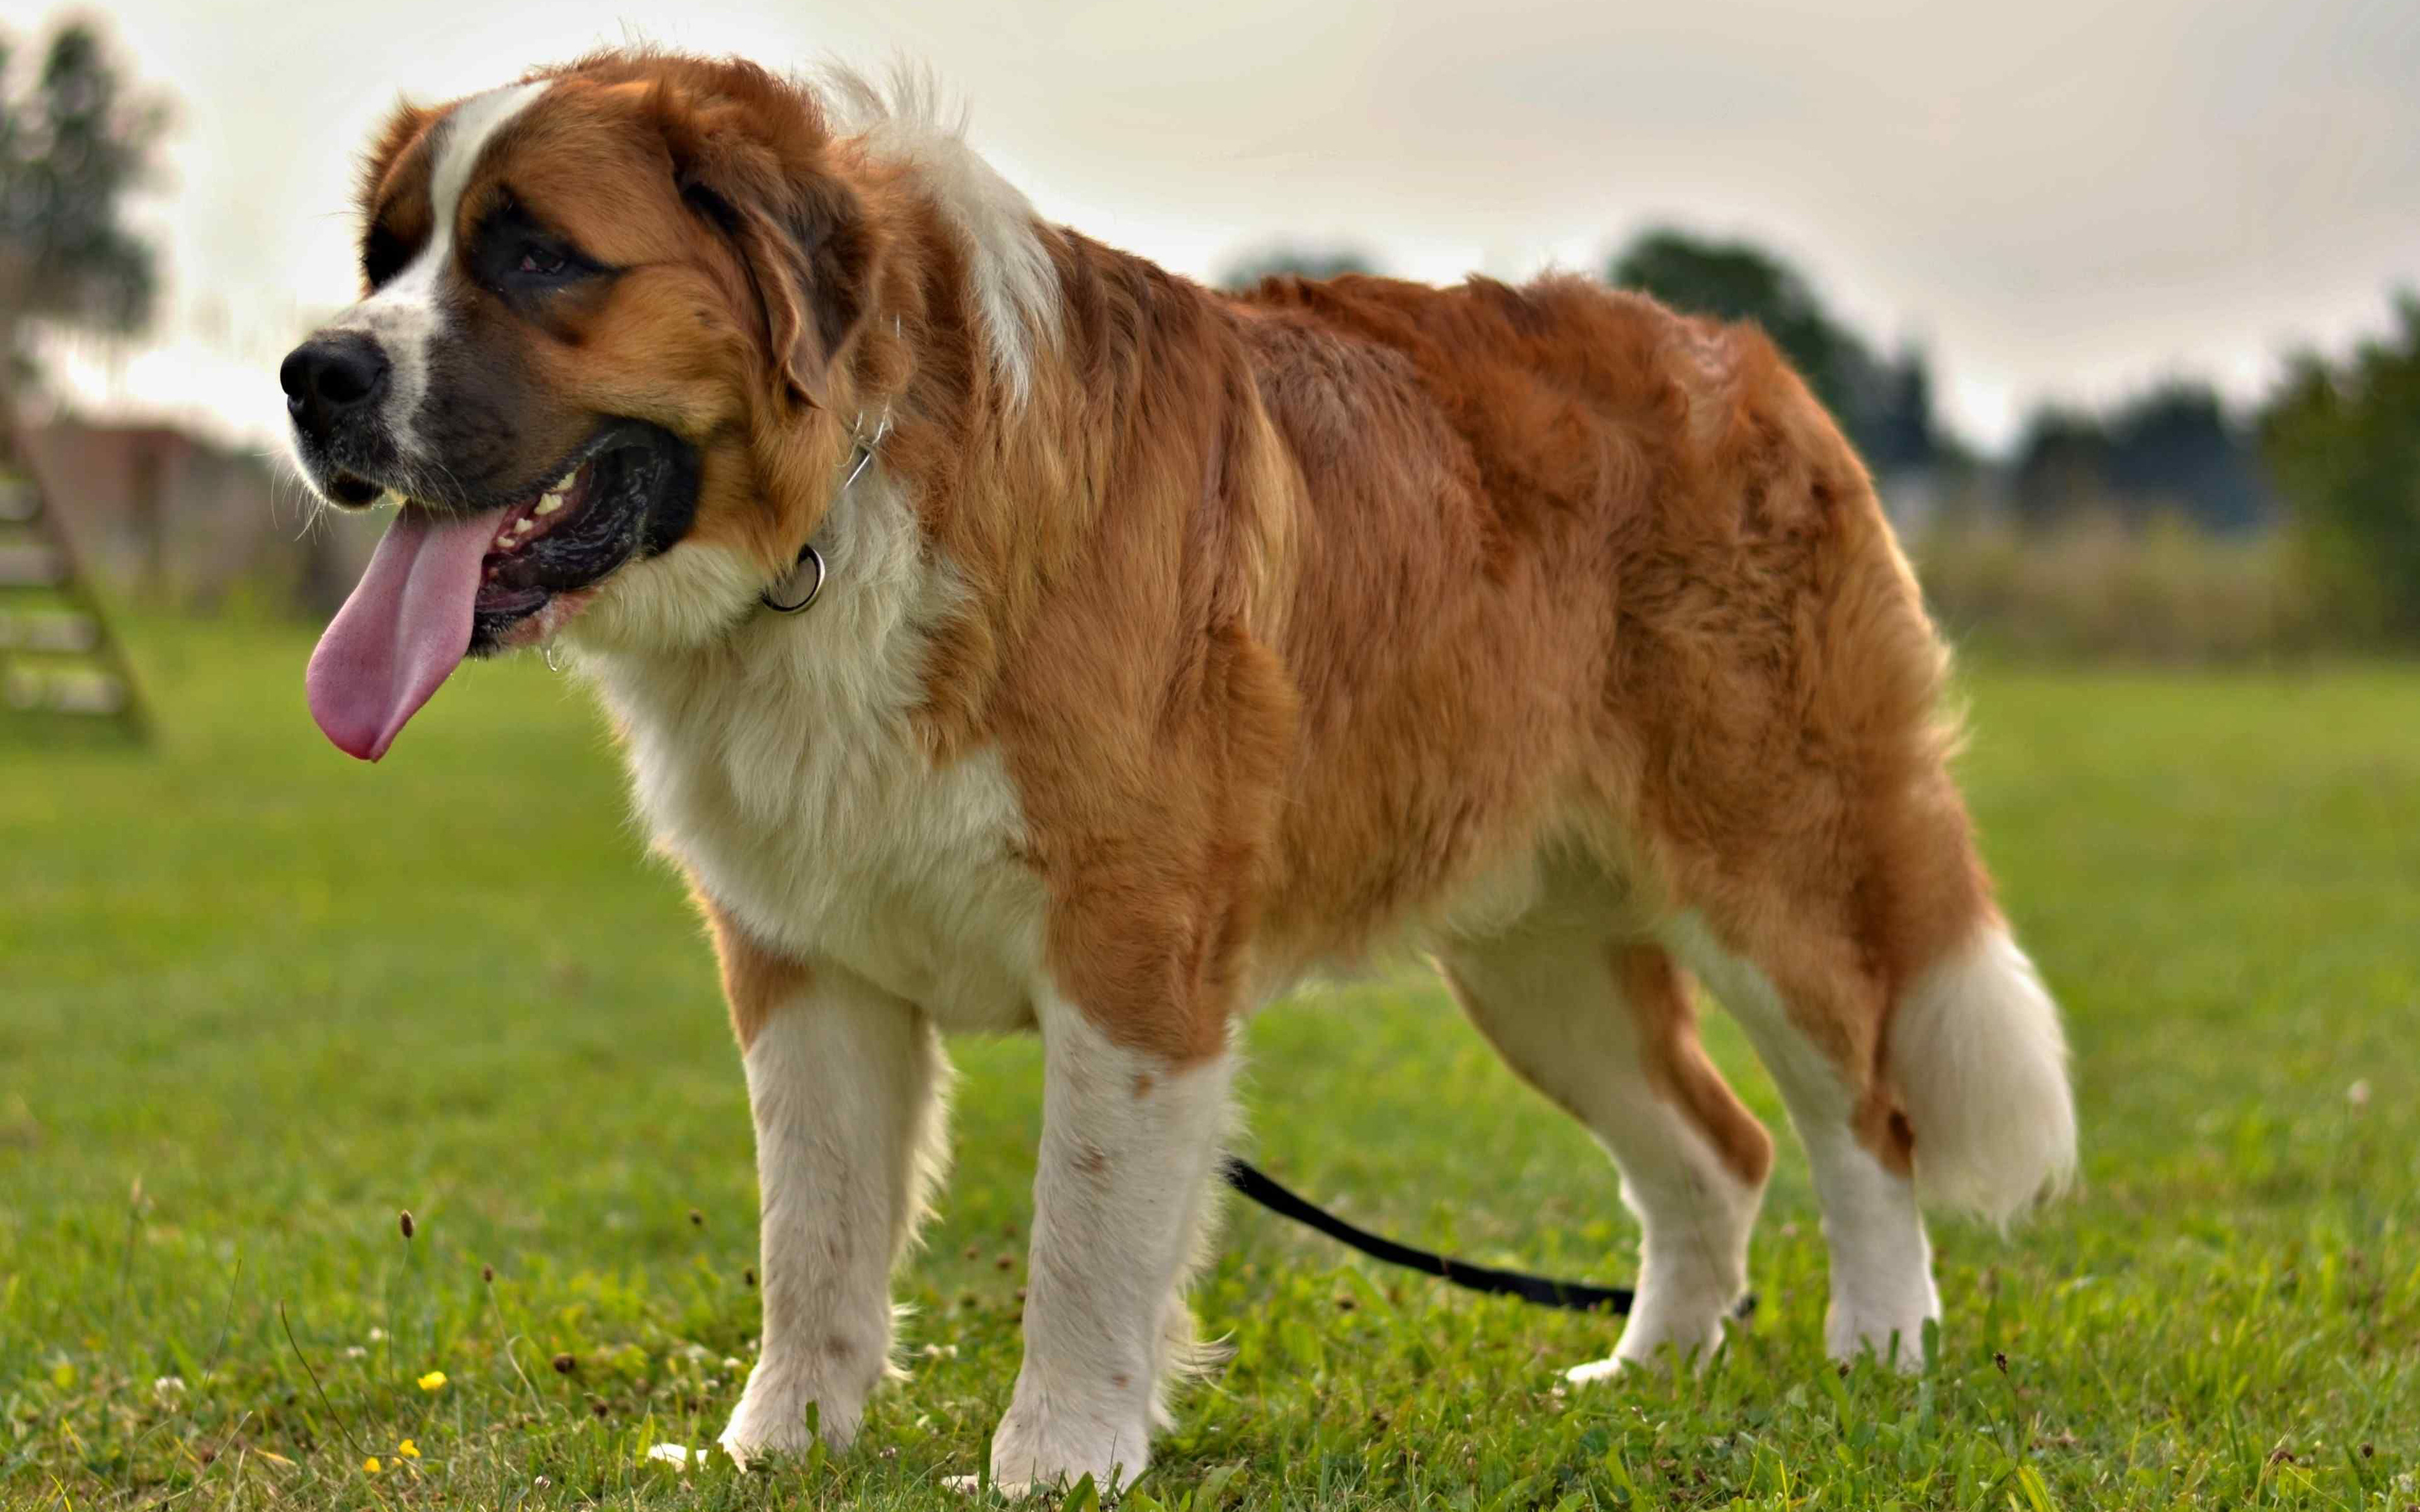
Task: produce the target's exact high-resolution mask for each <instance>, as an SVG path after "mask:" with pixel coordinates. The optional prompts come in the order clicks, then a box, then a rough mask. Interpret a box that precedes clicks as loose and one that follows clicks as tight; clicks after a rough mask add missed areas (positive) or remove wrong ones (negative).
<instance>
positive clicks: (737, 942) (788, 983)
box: [694, 892, 814, 1055]
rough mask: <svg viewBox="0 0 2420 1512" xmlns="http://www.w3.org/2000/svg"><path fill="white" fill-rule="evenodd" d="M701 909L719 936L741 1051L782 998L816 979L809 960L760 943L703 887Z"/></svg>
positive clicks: (717, 950) (718, 955)
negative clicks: (802, 959) (808, 962)
mask: <svg viewBox="0 0 2420 1512" xmlns="http://www.w3.org/2000/svg"><path fill="white" fill-rule="evenodd" d="M694 896H695V898H696V901H697V906H698V912H700V913H702V914H704V915H705V916H706V927H707V929H708V930H709V931H710V932H711V933H712V934H713V936H714V958H715V960H716V961H717V962H718V963H719V964H721V967H722V997H723V1001H724V1002H725V1003H727V1004H729V1005H730V1008H731V1032H732V1034H733V1035H735V1036H736V1037H737V1039H738V1041H739V1051H740V1054H742V1055H745V1054H747V1053H748V1049H749V1047H750V1046H752V1045H753V1044H754V1043H755V1042H756V1036H757V1033H758V1032H759V1031H760V1030H762V1029H763V1028H764V1027H765V1024H766V1021H767V1020H768V1019H770V1018H771V1017H772V1016H773V1013H774V1011H775V1010H777V1009H779V1008H780V1007H781V1006H782V1005H783V1003H786V1002H790V1001H793V1000H795V999H796V998H798V997H799V995H801V994H803V993H805V992H806V990H807V988H808V986H809V985H810V984H811V983H812V982H813V980H814V973H813V972H812V971H810V970H809V969H808V967H807V964H806V963H804V962H802V961H798V960H794V959H792V958H791V957H789V956H786V955H783V954H782V953H781V952H779V951H777V950H773V949H768V948H767V947H765V946H763V945H761V944H759V943H758V942H757V941H756V939H755V937H754V936H753V935H752V934H750V933H748V931H747V929H746V928H745V927H744V926H742V925H741V924H740V922H739V921H738V920H737V919H736V918H732V917H731V915H730V913H729V911H728V910H726V909H724V908H723V907H722V905H721V904H720V903H716V902H715V901H714V900H713V899H711V898H709V897H707V896H706V894H705V893H703V892H700V893H697V894H695V895H694Z"/></svg>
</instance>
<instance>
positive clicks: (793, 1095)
mask: <svg viewBox="0 0 2420 1512" xmlns="http://www.w3.org/2000/svg"><path fill="white" fill-rule="evenodd" d="M716 923H717V931H716V933H717V944H718V945H719V946H720V947H721V952H722V957H723V974H724V980H725V984H726V987H727V989H728V990H729V992H730V996H731V1005H732V1019H733V1024H734V1026H735V1027H737V1030H738V1032H739V1038H740V1042H741V1045H742V1046H743V1048H744V1051H745V1054H746V1059H747V1067H748V1101H749V1104H750V1107H751V1108H752V1111H753V1113H754V1115H755V1122H756V1180H757V1187H758V1196H759V1200H760V1203H761V1206H762V1209H763V1220H762V1222H763V1229H762V1234H761V1238H760V1244H761V1247H762V1252H763V1270H764V1307H765V1339H764V1346H763V1352H762V1353H761V1354H760V1355H759V1357H758V1359H757V1361H756V1368H755V1370H754V1372H753V1373H752V1374H751V1375H750V1376H749V1378H748V1390H747V1393H746V1394H745V1395H744V1396H741V1398H740V1401H739V1406H738V1409H737V1411H735V1412H733V1413H732V1414H731V1425H730V1427H727V1428H725V1429H724V1430H723V1434H722V1444H723V1447H724V1448H726V1449H727V1450H729V1451H730V1453H731V1455H732V1458H735V1459H738V1460H740V1461H741V1462H742V1463H745V1462H746V1460H747V1459H748V1458H749V1457H750V1456H752V1455H754V1454H758V1453H761V1452H763V1451H766V1450H788V1449H802V1448H804V1447H805V1446H806V1444H807V1443H808V1442H809V1439H810V1438H811V1434H810V1431H809V1429H808V1427H807V1410H808V1408H809V1407H810V1406H812V1407H814V1410H815V1417H816V1422H817V1423H818V1425H819V1426H820V1428H821V1432H822V1435H823V1437H824V1440H825V1441H826V1442H827V1443H830V1444H832V1445H833V1446H834V1447H839V1446H842V1445H845V1444H846V1443H848V1442H849V1440H850V1439H851V1438H852V1437H853V1436H855V1434H856V1432H857V1426H858V1423H859V1420H860V1419H861V1418H862V1417H863V1415H864V1412H865V1398H866V1396H867V1394H868V1393H869V1392H871V1391H872V1390H873V1389H874V1386H875V1384H876V1382H877V1381H880V1380H881V1379H882V1375H883V1372H884V1371H885V1369H886V1368H887V1367H888V1366H889V1365H890V1359H891V1269H892V1265H893V1263H894V1262H895V1261H896V1260H897V1258H898V1257H899V1254H900V1252H901V1251H902V1250H903V1249H905V1248H906V1246H907V1242H908V1240H909V1239H910V1238H911V1237H912V1235H913V1233H914V1230H915V1226H916V1224H917V1222H918V1220H919V1219H920V1218H921V1217H922V1216H923V1207H924V1196H925V1193H926V1191H927V1190H928V1189H929V1187H930V1185H931V1183H932V1180H933V1179H934V1177H935V1176H936V1175H937V1174H938V1172H939V1166H940V1164H941V1159H942V1155H941V1150H942V1096H941V1093H942V1088H943V1085H944V1083H945V1082H946V1080H947V1076H948V1068H947V1063H946V1062H945V1061H944V1059H943V1058H942V1055H941V1048H940V1042H939V1038H938V1037H937V1036H936V1034H935V1033H934V1030H933V1027H932V1025H931V1024H930V1023H929V1022H928V1021H927V1020H926V1019H925V1017H924V1015H923V1013H922V1012H921V1011H918V1010H917V1009H916V1008H914V1007H913V1006H911V1005H910V1004H907V1003H906V1002H903V1001H901V1000H900V999H898V998H896V997H892V996H891V995H888V994H885V993H883V992H880V991H878V990H877V989H876V988H874V987H873V986H871V985H869V984H867V983H866V982H864V981H863V980H860V979H858V978H856V977H854V976H852V975H850V974H849V973H847V972H845V971H843V970H841V969H840V968H839V967H837V966H832V965H830V964H821V963H817V964H813V965H812V966H810V965H805V964H796V963H789V962H784V961H781V960H779V959H776V958H771V957H768V956H765V955H764V954H762V953H761V952H759V953H757V954H755V955H754V956H749V955H748V954H746V952H747V951H748V950H749V949H751V948H750V947H748V946H747V945H746V944H745V942H744V941H740V940H738V939H737V936H736V934H735V933H734V931H732V930H731V929H730V928H729V927H728V926H727V925H726V924H725V922H724V921H723V920H721V919H720V918H718V919H717V920H716ZM735 947H736V948H735ZM735 960H737V961H738V962H739V963H740V966H739V968H738V969H735Z"/></svg>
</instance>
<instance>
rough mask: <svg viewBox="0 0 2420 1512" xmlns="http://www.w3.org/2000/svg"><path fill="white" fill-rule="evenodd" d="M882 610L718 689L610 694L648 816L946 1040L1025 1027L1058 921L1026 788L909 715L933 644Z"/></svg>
mask: <svg viewBox="0 0 2420 1512" xmlns="http://www.w3.org/2000/svg"><path fill="white" fill-rule="evenodd" d="M868 607H869V606H866V605H864V604H857V605H852V604H850V603H849V602H848V599H847V597H846V595H840V597H839V599H838V601H837V602H833V603H830V604H829V605H827V604H823V603H819V604H818V605H817V606H816V607H815V609H814V611H813V615H814V619H810V620H803V621H800V622H798V623H795V624H792V623H781V622H775V623H770V624H768V625H764V626H762V627H761V629H760V630H759V631H757V632H755V633H754V635H753V637H752V639H753V640H755V641H756V642H758V643H754V644H748V643H745V640H746V639H747V638H744V639H743V647H742V654H741V655H740V656H737V657H734V658H731V659H729V660H728V661H719V662H717V663H716V664H715V667H714V669H713V670H711V671H707V672H706V674H705V675H699V674H698V669H697V667H696V666H695V665H694V664H692V665H691V666H690V668H689V670H688V671H686V672H685V673H674V674H672V675H671V676H669V677H667V676H664V675H663V672H664V671H666V670H665V669H658V670H657V675H654V676H650V677H644V678H634V677H632V676H630V675H628V670H625V671H624V672H623V673H622V674H619V675H614V674H609V675H608V676H607V677H606V678H604V679H603V681H604V683H605V687H606V692H607V696H608V698H609V700H610V701H611V702H613V703H614V704H615V706H616V707H617V708H618V710H619V711H620V712H621V714H622V715H623V717H624V720H625V722H626V727H627V729H628V733H629V757H630V765H631V775H632V786H633V789H634V792H635V795H636V797H637V800H638V804H639V808H640V811H641V813H642V814H643V815H644V818H645V820H646V822H647V824H648V825H649V827H650V829H651V830H652V831H653V833H654V836H655V839H656V841H657V842H658V843H659V845H661V846H662V847H663V848H664V849H666V850H667V851H669V852H670V853H671V854H672V855H673V856H675V857H676V858H677V859H678V860H680V861H681V862H682V863H683V864H684V865H685V866H687V867H688V868H689V870H690V872H691V874H692V875H693V876H694V877H695V879H696V881H697V883H698V885H699V886H700V887H703V888H704V889H705V890H706V893H707V894H708V895H709V896H711V897H712V898H713V899H714V901H715V902H716V903H719V904H721V906H722V907H723V908H724V909H726V910H727V911H729V912H730V913H732V914H733V915H735V916H736V917H737V919H738V920H739V921H740V922H741V923H742V924H743V925H744V926H745V927H746V928H747V929H748V930H749V931H750V932H751V933H752V934H754V935H755V936H756V937H757V938H758V939H759V940H760V941H762V942H763V943H765V944H767V945H769V946H772V947H774V948H775V949H781V950H783V951H785V952H788V953H792V954H796V955H798V956H799V957H801V958H804V959H808V960H823V961H829V962H832V963H836V964H840V965H842V966H845V967H846V968H847V969H848V970H851V971H853V972H856V973H857V974H858V975H860V976H861V977H863V978H865V979H866V980H869V981H872V982H873V983H874V984H875V985H876V986H878V987H881V988H883V989H884V990H886V991H888V992H891V993H893V994H895V995H898V996H901V997H904V998H907V1000H909V1001H911V1002H914V1003H916V1004H918V1005H919V1006H921V1007H923V1009H925V1010H926V1011H928V1012H930V1013H932V1014H933V1015H934V1017H935V1018H936V1019H937V1020H938V1021H939V1022H940V1023H941V1024H942V1025H943V1026H947V1027H951V1028H958V1029H985V1030H1000V1029H1007V1028H1014V1027H1018V1026H1023V1025H1025V1024H1027V1023H1030V1022H1031V1020H1032V995H1033V992H1034V990H1035V986H1036V983H1037V981H1038V973H1039V971H1040V969H1041V932H1042V914H1043V907H1042V888H1041V883H1040V880H1039V878H1038V877H1036V875H1035V874H1034V872H1033V871H1032V868H1031V867H1030V866H1029V865H1027V864H1025V863H1024V862H1023V861H1022V860H1021V859H1020V858H1019V857H1020V856H1021V854H1022V852H1023V848H1024V839H1025V827H1024V818H1023V814H1022V811H1021V808H1020V806H1019V804H1018V802H1017V799H1016V791H1015V789H1014V787H1013V786H1012V784H1011V783H1010V781H1009V779H1008V777H1007V774H1006V772H1005V771H1004V770H1003V768H1002V766H1001V761H1000V758H999V756H998V754H997V752H995V751H988V750H985V751H978V752H976V753H974V754H972V755H970V756H967V757H964V758H961V759H958V760H955V761H953V762H949V763H946V764H937V763H936V762H935V761H934V760H933V759H932V757H931V756H930V755H929V753H928V752H927V750H926V748H925V746H924V743H923V740H922V738H921V736H920V735H919V733H918V732H917V729H916V727H915V724H914V722H913V720H912V717H911V715H910V711H911V710H912V708H913V707H914V700H915V699H916V698H917V697H918V696H919V694H920V691H921V689H920V688H919V687H918V685H917V684H916V682H915V679H914V675H913V673H914V666H915V664H916V663H917V662H918V661H920V660H921V650H922V643H923V638H922V637H921V636H919V635H917V634H915V633H913V630H912V628H911V627H910V626H909V625H906V624H902V623H900V622H899V621H898V620H897V619H895V618H893V617H892V616H881V615H877V616H867V615H864V614H862V613H852V610H864V609H867V608H868ZM828 614H829V618H825V616H827V615H828ZM869 619H872V620H873V621H875V622H876V623H867V621H868V620H869ZM818 621H820V623H817V622H818Z"/></svg>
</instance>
